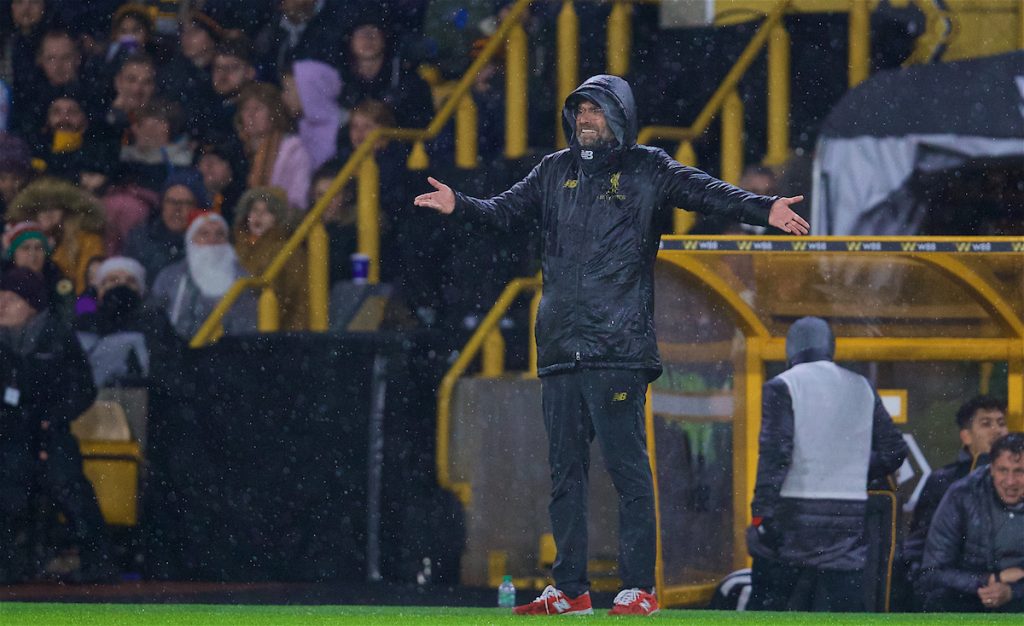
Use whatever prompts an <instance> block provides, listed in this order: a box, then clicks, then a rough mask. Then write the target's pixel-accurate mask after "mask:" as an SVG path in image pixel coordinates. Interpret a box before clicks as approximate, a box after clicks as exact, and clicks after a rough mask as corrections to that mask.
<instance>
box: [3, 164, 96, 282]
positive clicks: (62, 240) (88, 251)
mask: <svg viewBox="0 0 1024 626" xmlns="http://www.w3.org/2000/svg"><path fill="white" fill-rule="evenodd" d="M7 219H8V220H9V221H12V222H20V221H25V220H33V221H37V222H39V223H40V225H42V227H43V232H45V233H46V235H47V236H48V237H50V239H52V240H53V241H54V247H53V253H52V255H51V258H52V259H53V262H54V263H56V264H57V267H59V268H60V269H61V271H62V272H64V274H65V275H66V276H67V277H68V278H70V279H71V281H72V283H73V284H74V288H75V293H76V294H78V293H81V292H83V291H85V288H86V286H87V283H86V277H85V273H86V269H87V267H88V263H89V259H91V258H93V257H94V256H97V255H102V254H105V252H106V250H105V248H104V245H103V230H104V227H105V223H104V218H103V206H102V205H101V204H100V203H99V201H98V200H96V199H95V198H94V197H92V196H91V195H89V194H88V193H86V192H84V191H82V190H81V189H79V188H77V187H75V186H74V185H72V184H71V183H69V182H67V181H64V180H60V179H57V178H51V177H49V176H44V177H43V178H40V179H39V180H37V181H35V182H33V183H32V184H31V185H29V186H28V187H25V189H24V190H23V191H22V192H21V193H19V194H18V196H17V197H16V198H15V199H14V203H13V204H12V205H11V206H10V208H9V209H8V215H7Z"/></svg>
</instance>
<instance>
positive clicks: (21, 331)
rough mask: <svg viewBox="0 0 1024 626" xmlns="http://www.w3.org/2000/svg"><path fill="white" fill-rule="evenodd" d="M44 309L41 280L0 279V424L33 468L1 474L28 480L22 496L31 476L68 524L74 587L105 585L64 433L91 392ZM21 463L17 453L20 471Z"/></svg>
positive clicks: (27, 274) (67, 336)
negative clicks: (0, 390)
mask: <svg viewBox="0 0 1024 626" xmlns="http://www.w3.org/2000/svg"><path fill="white" fill-rule="evenodd" d="M46 309H47V303H46V287H45V285H44V284H43V281H42V278H41V277H40V276H39V275H37V274H35V273H34V272H31V271H29V270H25V269H20V268H18V269H12V270H8V271H7V272H5V273H4V274H3V276H2V277H0V362H2V363H4V364H5V365H8V366H9V369H7V371H5V375H6V376H7V378H6V380H4V381H2V382H0V384H2V385H3V386H4V389H6V391H5V394H4V404H5V405H6V406H5V415H4V417H5V418H7V419H10V420H11V421H7V419H5V422H4V424H5V426H4V434H5V440H6V438H7V435H8V434H9V433H10V434H12V435H17V436H18V437H19V438H21V441H15V442H13V443H14V444H15V445H17V446H18V447H19V448H20V449H21V450H22V451H24V450H26V449H27V451H28V452H29V454H30V455H31V462H32V465H31V466H29V467H28V468H27V469H28V470H29V474H28V475H27V474H26V472H25V469H26V468H24V467H23V468H22V469H21V470H20V471H18V472H15V473H8V471H7V468H5V471H4V481H3V482H4V483H5V484H8V483H9V481H10V480H12V478H13V477H17V478H18V479H20V480H23V481H24V480H25V479H26V478H28V481H27V482H23V483H22V485H21V488H22V489H24V490H26V491H27V490H28V489H29V488H30V485H31V484H32V481H33V478H31V474H34V475H35V478H34V480H35V482H36V483H37V484H38V485H40V487H41V488H42V489H43V490H45V492H46V493H47V494H48V495H49V496H51V497H52V498H53V499H54V500H55V501H56V503H57V504H58V506H59V508H60V511H61V512H62V513H63V514H64V516H65V517H66V518H67V521H68V528H69V530H70V531H71V535H72V537H73V538H74V540H75V542H76V544H77V546H78V549H79V556H80V558H81V563H82V565H81V569H80V571H79V576H78V579H79V580H82V581H106V580H110V579H111V578H112V577H113V574H114V570H113V568H112V566H111V564H110V561H109V556H110V555H109V550H108V543H107V537H106V528H105V526H104V522H103V517H102V516H101V515H100V509H99V506H98V505H97V503H96V495H95V493H94V492H93V489H92V485H90V483H89V481H88V480H86V478H85V475H84V474H83V473H82V456H81V454H80V453H79V451H78V442H77V441H75V439H74V437H73V436H72V435H71V432H70V428H69V425H70V423H71V421H72V420H74V419H75V418H77V417H78V416H79V415H81V414H82V413H83V412H84V411H85V410H86V409H88V408H89V406H90V405H91V404H92V402H93V400H94V399H95V397H96V387H95V386H93V383H92V377H91V375H90V372H89V365H88V363H87V362H86V360H85V356H84V355H83V354H82V349H81V347H79V345H78V341H76V340H75V338H74V335H73V334H72V333H71V329H70V328H69V327H67V326H64V325H62V324H60V323H58V322H57V321H56V320H54V319H53V318H52V317H51V316H50V315H49V314H48V313H47V312H46ZM12 409H13V411H11V410H12ZM8 411H10V412H13V413H14V415H7V412H8ZM27 460H28V458H27V457H25V456H24V455H23V454H20V453H19V455H18V464H19V465H20V464H22V463H25V462H26V461H27ZM3 462H4V463H7V462H8V460H7V459H4V461H3ZM26 521H27V520H25V519H24V518H22V523H23V524H24V523H25V522H26ZM26 528H27V526H25V525H22V526H21V527H20V528H19V527H18V526H13V527H12V526H8V525H7V524H4V525H3V530H0V532H4V533H6V534H9V535H10V536H11V537H13V536H14V535H16V534H17V533H18V532H19V530H24V529H26ZM6 539H7V540H9V539H10V537H8V538H6ZM0 543H7V541H3V542H0ZM0 568H3V565H2V564H0Z"/></svg>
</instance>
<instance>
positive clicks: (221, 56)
mask: <svg viewBox="0 0 1024 626" xmlns="http://www.w3.org/2000/svg"><path fill="white" fill-rule="evenodd" d="M255 78H256V68H255V66H254V65H253V62H252V49H251V46H250V44H249V41H248V40H247V39H245V38H244V37H235V38H229V39H225V40H224V41H223V42H221V43H220V44H218V45H217V49H216V51H215V52H214V55H213V62H212V63H211V64H210V87H211V91H212V95H211V96H210V97H209V98H208V99H205V100H197V101H196V102H195V104H194V105H193V103H192V102H190V103H189V109H190V110H189V114H190V115H189V120H188V128H189V132H190V133H191V134H192V136H194V137H201V138H202V139H203V140H204V141H207V142H221V141H224V140H225V139H227V138H229V137H231V138H233V137H234V133H233V132H232V128H233V124H234V119H235V113H236V111H237V109H238V106H237V105H238V94H239V93H240V92H241V90H242V87H244V86H245V85H247V84H249V83H250V82H252V81H253V79H255Z"/></svg>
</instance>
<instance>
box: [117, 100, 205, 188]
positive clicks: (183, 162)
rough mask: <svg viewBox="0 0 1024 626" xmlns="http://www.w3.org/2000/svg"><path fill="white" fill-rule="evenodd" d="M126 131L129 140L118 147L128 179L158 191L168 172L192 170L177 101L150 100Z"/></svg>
mask: <svg viewBox="0 0 1024 626" xmlns="http://www.w3.org/2000/svg"><path fill="white" fill-rule="evenodd" d="M129 128H130V129H131V133H130V134H129V136H130V137H131V141H130V143H129V144H128V145H125V146H123V147H122V148H121V157H120V158H121V163H122V164H123V165H124V167H125V170H126V171H127V172H128V173H129V174H128V177H129V178H130V179H133V180H135V181H136V182H138V184H140V185H142V186H143V187H146V188H149V189H153V190H158V189H160V186H161V185H162V184H163V182H164V180H165V179H166V178H167V176H168V175H169V174H170V173H171V172H173V171H174V170H176V169H181V168H187V167H191V165H192V146H191V145H190V144H189V140H188V136H187V135H185V134H183V132H182V131H183V130H184V124H183V120H182V112H181V107H180V106H179V105H178V103H177V102H172V101H170V100H164V99H163V98H154V99H152V100H150V101H149V102H147V103H146V104H144V105H142V106H141V107H140V108H139V109H138V111H136V112H135V115H134V116H133V119H132V123H131V125H130V127H129Z"/></svg>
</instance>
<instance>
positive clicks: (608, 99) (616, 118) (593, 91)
mask: <svg viewBox="0 0 1024 626" xmlns="http://www.w3.org/2000/svg"><path fill="white" fill-rule="evenodd" d="M580 100H589V101H591V102H593V103H594V104H596V105H597V106H599V107H601V110H602V111H604V117H605V119H606V120H607V121H608V127H609V128H610V129H611V131H612V134H613V135H615V139H616V140H617V141H618V142H619V145H618V147H617V148H616V150H623V149H626V148H631V147H632V146H633V145H635V144H636V134H637V119H636V118H637V114H636V101H635V100H633V90H632V88H630V86H629V83H627V82H626V81H625V80H623V79H621V78H619V77H618V76H611V75H609V74H598V75H597V76H591V77H590V78H588V79H587V80H585V81H583V84H582V85H580V86H579V87H577V88H576V90H575V91H573V92H572V93H571V94H569V97H567V98H566V99H565V105H564V106H563V107H562V129H563V130H564V131H565V138H566V141H568V142H569V145H574V144H575V148H576V149H577V150H578V149H579V145H578V144H577V143H576V115H575V113H574V111H575V109H576V105H577V104H578V103H579V101H580Z"/></svg>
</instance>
